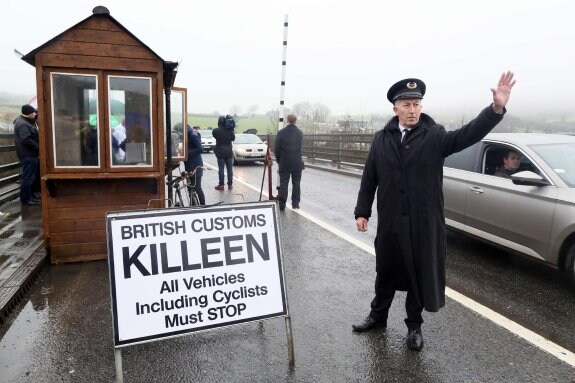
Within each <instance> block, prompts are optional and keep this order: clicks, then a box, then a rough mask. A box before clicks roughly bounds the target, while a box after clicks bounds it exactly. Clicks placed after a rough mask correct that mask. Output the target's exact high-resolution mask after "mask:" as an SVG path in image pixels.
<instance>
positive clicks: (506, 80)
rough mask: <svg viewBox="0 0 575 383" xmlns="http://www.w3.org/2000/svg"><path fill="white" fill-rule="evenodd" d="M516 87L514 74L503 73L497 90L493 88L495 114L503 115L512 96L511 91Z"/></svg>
mask: <svg viewBox="0 0 575 383" xmlns="http://www.w3.org/2000/svg"><path fill="white" fill-rule="evenodd" d="M513 85H515V80H513V72H511V71H507V73H503V74H502V75H501V78H499V82H498V83H497V87H496V88H491V92H492V93H493V106H492V107H493V111H494V112H495V113H503V108H505V105H507V102H508V101H509V97H510V96H511V89H512V88H513Z"/></svg>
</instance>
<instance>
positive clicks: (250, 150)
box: [232, 134, 268, 165]
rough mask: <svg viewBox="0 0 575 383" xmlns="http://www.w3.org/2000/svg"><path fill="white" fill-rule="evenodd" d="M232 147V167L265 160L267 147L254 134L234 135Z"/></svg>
mask: <svg viewBox="0 0 575 383" xmlns="http://www.w3.org/2000/svg"><path fill="white" fill-rule="evenodd" d="M232 146H233V151H234V165H237V164H240V163H246V162H255V161H264V160H265V159H266V153H267V150H268V146H267V145H266V143H265V142H263V141H262V140H261V139H260V138H259V137H258V136H256V135H255V134H236V139H235V140H234V141H233V142H232Z"/></svg>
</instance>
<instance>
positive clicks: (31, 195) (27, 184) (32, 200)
mask: <svg viewBox="0 0 575 383" xmlns="http://www.w3.org/2000/svg"><path fill="white" fill-rule="evenodd" d="M21 112H22V114H21V115H20V116H18V117H17V118H16V119H15V120H14V144H15V146H16V155H17V156H18V159H19V160H20V163H21V164H22V179H21V181H20V202H21V203H22V205H39V204H40V199H39V198H37V197H38V195H37V194H36V193H38V192H39V191H40V190H35V188H34V185H35V183H36V182H35V181H36V179H37V176H38V174H37V173H38V170H39V169H38V167H39V153H40V145H39V140H38V125H37V124H36V116H37V111H36V109H35V108H34V107H33V106H31V105H28V104H26V105H23V106H22V110H21ZM35 194H36V195H35Z"/></svg>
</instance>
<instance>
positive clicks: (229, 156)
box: [212, 116, 236, 190]
mask: <svg viewBox="0 0 575 383" xmlns="http://www.w3.org/2000/svg"><path fill="white" fill-rule="evenodd" d="M212 136H213V137H214V139H215V140H216V146H215V147H214V154H215V155H216V158H217V160H218V177H219V184H218V186H216V190H224V168H226V170H227V172H228V190H232V188H233V186H232V184H233V182H234V170H233V165H234V152H233V150H232V142H233V141H235V139H236V135H235V133H234V129H233V128H228V127H226V117H224V116H220V117H219V118H218V127H217V128H215V129H214V130H213V131H212Z"/></svg>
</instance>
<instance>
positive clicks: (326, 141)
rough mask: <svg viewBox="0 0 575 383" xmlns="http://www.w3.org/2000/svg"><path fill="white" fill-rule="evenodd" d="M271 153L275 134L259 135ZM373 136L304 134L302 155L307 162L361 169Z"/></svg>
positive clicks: (362, 134) (364, 134)
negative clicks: (266, 143)
mask: <svg viewBox="0 0 575 383" xmlns="http://www.w3.org/2000/svg"><path fill="white" fill-rule="evenodd" d="M268 137H269V142H268V145H270V149H271V150H272V152H273V148H274V143H275V137H276V135H275V134H270V135H269V136H268V135H260V138H261V139H262V140H264V141H266V140H268ZM372 139H373V134H366V133H336V134H304V136H303V147H302V155H303V156H304V157H306V158H308V159H309V160H312V161H318V162H324V163H330V164H331V165H333V166H336V167H338V168H341V167H344V166H347V167H354V168H358V169H361V168H363V164H364V163H365V159H366V158H367V154H368V152H369V149H370V147H371V141H372Z"/></svg>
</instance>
